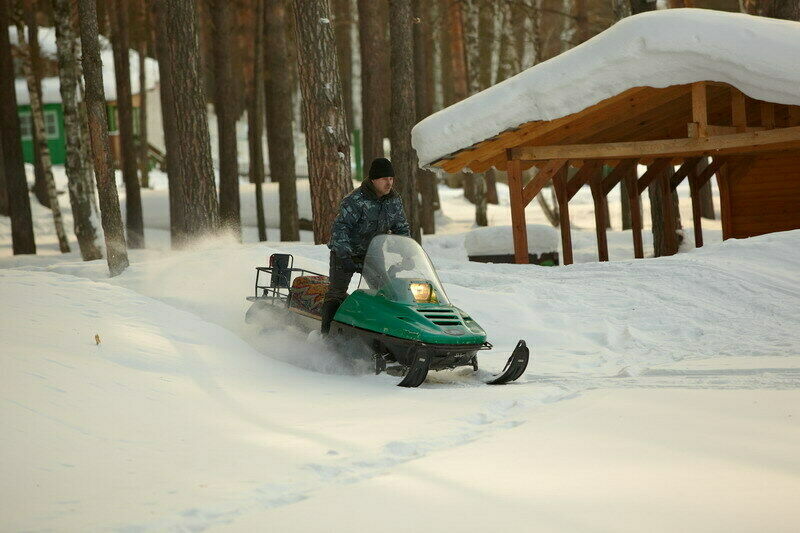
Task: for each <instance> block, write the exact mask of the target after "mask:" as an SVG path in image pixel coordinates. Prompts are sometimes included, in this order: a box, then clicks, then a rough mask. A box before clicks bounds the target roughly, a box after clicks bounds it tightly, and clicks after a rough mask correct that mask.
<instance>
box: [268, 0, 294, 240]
mask: <svg viewBox="0 0 800 533" xmlns="http://www.w3.org/2000/svg"><path fill="white" fill-rule="evenodd" d="M266 2H267V3H266V9H265V13H264V33H265V35H264V37H265V44H266V50H265V51H264V53H265V54H266V57H265V59H266V62H265V65H264V100H265V102H266V113H267V149H268V151H269V152H268V153H269V173H270V176H271V177H272V181H278V183H279V185H278V187H279V192H278V194H279V203H280V208H279V209H280V226H281V240H282V241H299V240H300V221H299V215H298V211H297V176H296V173H295V172H296V171H295V160H294V135H293V133H292V115H293V105H292V91H293V90H294V84H293V82H292V77H291V76H287V75H286V65H287V63H288V62H289V49H288V46H287V44H288V43H287V39H286V37H287V34H286V26H287V23H288V22H289V20H288V18H287V16H286V9H287V6H288V4H287V2H286V0H266Z"/></svg>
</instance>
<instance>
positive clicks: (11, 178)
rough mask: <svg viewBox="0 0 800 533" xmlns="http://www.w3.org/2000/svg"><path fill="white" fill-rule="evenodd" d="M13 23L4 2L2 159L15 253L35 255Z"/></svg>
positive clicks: (0, 9)
mask: <svg viewBox="0 0 800 533" xmlns="http://www.w3.org/2000/svg"><path fill="white" fill-rule="evenodd" d="M10 22H11V20H10V16H9V10H8V3H7V0H0V28H2V29H3V31H0V123H2V124H3V131H2V135H0V143H2V149H0V155H1V156H2V164H3V170H2V172H0V174H3V176H4V178H5V192H6V198H7V199H8V213H9V216H10V217H11V241H12V248H13V250H14V254H35V253H36V243H35V241H34V239H33V219H32V217H31V201H30V196H28V182H27V180H26V179H25V165H24V163H23V160H22V141H21V134H20V126H19V116H18V115H17V93H16V90H15V89H14V61H13V58H12V56H11V43H10V41H9V39H8V31H7V30H6V29H7V28H8V26H9V23H10ZM0 192H3V191H2V188H0Z"/></svg>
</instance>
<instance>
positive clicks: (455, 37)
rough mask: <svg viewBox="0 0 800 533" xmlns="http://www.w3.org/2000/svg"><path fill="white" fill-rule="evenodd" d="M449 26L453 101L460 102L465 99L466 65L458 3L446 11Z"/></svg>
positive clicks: (462, 28) (459, 5)
mask: <svg viewBox="0 0 800 533" xmlns="http://www.w3.org/2000/svg"><path fill="white" fill-rule="evenodd" d="M447 20H448V22H449V25H450V63H451V67H450V68H451V74H452V76H453V100H454V102H452V103H455V102H460V101H461V100H463V99H464V98H466V97H467V94H468V91H469V85H468V82H467V63H466V53H465V50H464V18H463V13H462V9H461V3H460V2H450V4H449V8H448V11H447Z"/></svg>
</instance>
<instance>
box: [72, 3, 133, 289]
mask: <svg viewBox="0 0 800 533" xmlns="http://www.w3.org/2000/svg"><path fill="white" fill-rule="evenodd" d="M78 13H79V16H78V20H79V21H80V28H81V48H82V54H83V55H82V64H83V75H84V78H85V80H86V95H85V102H86V111H87V115H88V120H89V135H90V136H91V141H92V154H93V158H94V175H95V179H96V180H97V192H98V193H99V196H100V215H101V221H102V224H103V232H104V234H105V240H106V261H107V262H108V270H109V272H110V274H111V276H112V277H113V276H116V275H118V274H121V273H122V272H123V271H124V270H125V269H126V268H127V267H128V249H127V246H126V244H125V232H124V228H123V225H122V215H121V213H120V208H119V196H118V195H117V184H116V182H115V181H114V165H113V161H112V160H111V149H110V147H109V144H108V122H107V117H106V99H105V95H104V94H103V67H102V64H101V62H100V44H99V42H98V37H97V11H96V4H95V2H94V0H78Z"/></svg>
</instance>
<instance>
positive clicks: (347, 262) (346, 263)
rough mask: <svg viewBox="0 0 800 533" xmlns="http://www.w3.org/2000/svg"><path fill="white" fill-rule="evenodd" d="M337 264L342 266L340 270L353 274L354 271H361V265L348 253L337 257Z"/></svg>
mask: <svg viewBox="0 0 800 533" xmlns="http://www.w3.org/2000/svg"><path fill="white" fill-rule="evenodd" d="M339 264H340V265H341V267H342V272H346V273H348V274H355V273H356V272H361V265H357V264H356V262H355V261H353V258H352V257H350V256H349V255H346V256H344V257H341V258H340V259H339Z"/></svg>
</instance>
